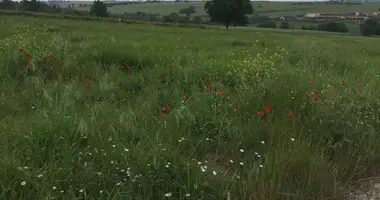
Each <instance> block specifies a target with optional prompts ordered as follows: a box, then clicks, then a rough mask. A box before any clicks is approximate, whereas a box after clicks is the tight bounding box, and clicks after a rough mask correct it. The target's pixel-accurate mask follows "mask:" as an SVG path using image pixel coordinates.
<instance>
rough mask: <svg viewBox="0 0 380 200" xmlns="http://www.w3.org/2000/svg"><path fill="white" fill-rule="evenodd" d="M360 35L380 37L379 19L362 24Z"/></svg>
mask: <svg viewBox="0 0 380 200" xmlns="http://www.w3.org/2000/svg"><path fill="white" fill-rule="evenodd" d="M360 33H361V34H362V35H363V36H370V35H380V24H379V21H378V20H377V19H373V18H370V19H367V20H365V21H364V23H363V24H360Z"/></svg>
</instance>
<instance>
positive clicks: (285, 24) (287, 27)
mask: <svg viewBox="0 0 380 200" xmlns="http://www.w3.org/2000/svg"><path fill="white" fill-rule="evenodd" d="M280 28H282V29H289V28H290V25H289V22H286V21H283V22H281V24H280Z"/></svg>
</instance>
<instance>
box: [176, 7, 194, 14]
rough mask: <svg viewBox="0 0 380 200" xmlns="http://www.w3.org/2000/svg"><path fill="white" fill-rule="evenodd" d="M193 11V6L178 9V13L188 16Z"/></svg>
mask: <svg viewBox="0 0 380 200" xmlns="http://www.w3.org/2000/svg"><path fill="white" fill-rule="evenodd" d="M194 13H195V7H194V6H189V7H187V8H182V9H181V10H179V14H184V15H186V16H187V17H190V15H192V14H194Z"/></svg>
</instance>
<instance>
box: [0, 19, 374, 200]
mask: <svg viewBox="0 0 380 200" xmlns="http://www.w3.org/2000/svg"><path fill="white" fill-rule="evenodd" d="M0 26H1V27H2V29H1V30H0V58H1V59H2V60H3V62H1V64H0V82H1V84H0V94H1V95H0V133H1V134H0V152H1V153H0V168H1V170H0V177H1V179H0V199H8V200H26V199H28V200H29V199H60V200H73V199H91V200H93V199H112V200H122V199H123V200H125V199H135V200H150V199H152V200H163V199H175V200H182V199H198V200H206V199H207V200H209V199H210V200H220V199H226V200H243V199H244V200H246V199H247V200H282V199H292V200H293V199H297V200H298V199H299V200H306V199H312V200H314V199H315V200H321V199H337V200H339V199H344V198H346V193H347V188H350V186H351V185H352V184H353V183H354V182H355V181H356V180H358V179H360V178H362V177H368V176H371V175H373V173H374V172H376V170H377V169H378V168H376V167H378V166H379V164H380V154H379V150H380V135H379V132H380V126H379V124H380V101H379V97H380V93H379V89H378V83H379V82H380V77H379V68H378V63H380V57H379V54H380V53H379V51H378V48H377V46H376V45H373V44H374V43H376V42H377V41H378V39H376V38H364V37H355V36H342V35H307V34H304V35H303V34H297V35H294V36H292V35H290V34H284V33H272V32H268V31H266V32H261V31H260V30H259V29H257V31H249V30H241V29H233V28H232V29H230V30H218V29H208V28H207V29H195V28H192V29H191V28H176V27H156V26H151V25H124V24H117V23H104V22H81V21H65V20H53V19H51V20H50V19H34V18H26V17H9V16H0ZM3 27H5V28H3Z"/></svg>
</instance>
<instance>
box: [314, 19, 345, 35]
mask: <svg viewBox="0 0 380 200" xmlns="http://www.w3.org/2000/svg"><path fill="white" fill-rule="evenodd" d="M317 29H318V30H319V31H328V32H340V33H347V32H348V27H347V24H345V23H343V22H325V23H320V24H318V27H317Z"/></svg>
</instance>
